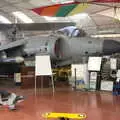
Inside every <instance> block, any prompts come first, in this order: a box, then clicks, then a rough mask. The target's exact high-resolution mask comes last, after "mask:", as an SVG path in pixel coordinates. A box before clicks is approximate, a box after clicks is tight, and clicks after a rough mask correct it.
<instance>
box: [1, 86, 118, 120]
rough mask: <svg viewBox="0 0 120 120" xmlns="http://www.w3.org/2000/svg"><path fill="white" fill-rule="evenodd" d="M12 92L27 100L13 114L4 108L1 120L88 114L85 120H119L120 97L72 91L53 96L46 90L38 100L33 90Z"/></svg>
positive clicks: (61, 90) (39, 118)
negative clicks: (55, 114) (53, 114)
mask: <svg viewBox="0 0 120 120" xmlns="http://www.w3.org/2000/svg"><path fill="white" fill-rule="evenodd" d="M9 91H14V92H15V93H18V94H20V95H24V96H26V99H25V101H24V102H22V103H20V104H18V105H17V108H18V110H16V111H13V112H11V111H9V110H8V109H7V108H3V107H1V108H0V120H45V119H44V118H43V117H42V114H43V113H45V112H69V113H85V114H86V115H87V118H86V120H119V119H120V97H119V96H117V97H116V96H113V95H112V93H110V92H81V91H76V92H75V91H72V90H71V88H68V89H66V88H64V89H63V88H61V89H58V88H57V89H56V91H55V93H54V95H53V94H52V89H44V90H41V91H39V92H38V91H37V96H35V95H34V89H29V90H21V89H19V88H16V89H9Z"/></svg>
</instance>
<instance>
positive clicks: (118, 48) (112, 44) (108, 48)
mask: <svg viewBox="0 0 120 120" xmlns="http://www.w3.org/2000/svg"><path fill="white" fill-rule="evenodd" d="M113 53H120V42H118V41H115V40H104V42H103V54H105V55H110V54H113Z"/></svg>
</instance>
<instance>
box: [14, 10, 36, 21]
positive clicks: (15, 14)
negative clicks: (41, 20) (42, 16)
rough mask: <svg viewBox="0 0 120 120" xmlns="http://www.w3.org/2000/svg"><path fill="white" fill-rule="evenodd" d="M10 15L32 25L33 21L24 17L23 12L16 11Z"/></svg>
mask: <svg viewBox="0 0 120 120" xmlns="http://www.w3.org/2000/svg"><path fill="white" fill-rule="evenodd" d="M12 14H13V15H14V16H15V17H17V18H18V19H19V20H20V21H22V22H24V23H34V21H33V20H32V19H31V18H29V17H28V16H27V15H25V14H24V13H23V12H20V11H16V12H12Z"/></svg>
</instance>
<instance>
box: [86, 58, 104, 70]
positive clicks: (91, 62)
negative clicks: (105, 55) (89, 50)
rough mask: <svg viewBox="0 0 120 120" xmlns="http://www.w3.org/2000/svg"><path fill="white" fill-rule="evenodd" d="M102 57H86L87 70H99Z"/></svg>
mask: <svg viewBox="0 0 120 120" xmlns="http://www.w3.org/2000/svg"><path fill="white" fill-rule="evenodd" d="M101 61H102V57H89V59H88V70H89V71H100V68H101Z"/></svg>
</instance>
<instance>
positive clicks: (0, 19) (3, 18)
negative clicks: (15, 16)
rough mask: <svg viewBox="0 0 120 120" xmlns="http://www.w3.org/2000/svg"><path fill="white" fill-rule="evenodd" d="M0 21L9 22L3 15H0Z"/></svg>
mask: <svg viewBox="0 0 120 120" xmlns="http://www.w3.org/2000/svg"><path fill="white" fill-rule="evenodd" d="M0 22H1V23H8V24H11V22H10V21H9V20H8V19H7V18H6V17H4V16H2V15H0Z"/></svg>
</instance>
